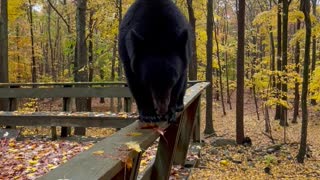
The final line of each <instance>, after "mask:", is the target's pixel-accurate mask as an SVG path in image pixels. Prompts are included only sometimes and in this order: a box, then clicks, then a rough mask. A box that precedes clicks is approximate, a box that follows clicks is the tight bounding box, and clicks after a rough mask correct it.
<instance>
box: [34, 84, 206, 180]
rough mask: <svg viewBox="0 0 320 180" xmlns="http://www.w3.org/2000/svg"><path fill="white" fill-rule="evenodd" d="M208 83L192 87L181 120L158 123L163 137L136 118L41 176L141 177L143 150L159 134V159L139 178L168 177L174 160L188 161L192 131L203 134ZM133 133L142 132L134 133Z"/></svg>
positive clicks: (85, 179) (158, 179) (80, 179)
mask: <svg viewBox="0 0 320 180" xmlns="http://www.w3.org/2000/svg"><path fill="white" fill-rule="evenodd" d="M207 85H208V83H196V84H194V85H193V86H191V87H190V88H188V91H187V93H186V96H185V99H184V104H185V108H184V110H183V112H181V113H179V114H178V116H177V120H178V123H176V124H170V125H169V124H167V123H165V122H163V123H159V124H158V129H163V132H165V133H164V135H163V136H160V134H159V133H158V131H157V130H155V129H142V128H141V124H140V122H139V121H135V122H133V123H132V124H130V125H129V126H127V127H125V128H123V129H121V130H120V131H118V132H117V133H116V134H114V135H112V136H110V137H108V138H106V139H104V140H102V141H100V142H98V143H97V144H95V145H94V146H93V147H92V148H91V149H89V150H87V151H84V152H82V153H80V154H79V155H77V156H76V157H74V158H73V159H71V160H70V161H68V162H66V163H65V164H63V165H61V166H59V167H58V168H56V169H54V170H52V171H51V172H49V173H48V174H46V175H45V176H43V177H41V178H40V179H44V180H47V179H48V180H56V179H75V180H89V179H90V180H95V179H102V180H104V179H137V177H138V174H139V167H140V161H141V157H142V153H143V151H144V150H146V149H147V148H148V147H150V146H151V145H152V144H153V143H154V142H155V140H156V139H158V138H159V136H160V139H159V143H158V150H157V153H156V158H155V160H154V161H153V164H151V165H150V166H149V168H147V170H145V171H144V173H143V174H140V175H139V178H140V179H154V180H162V179H168V178H169V176H170V171H171V167H172V164H173V163H175V164H182V165H183V164H184V162H185V159H186V155H187V150H188V146H189V142H190V137H191V135H192V133H193V134H197V135H194V137H200V135H199V134H200V126H199V124H198V123H199V121H197V120H196V112H197V109H198V107H199V105H200V97H201V93H202V92H203V90H204V89H205V88H206V87H207ZM132 133H134V134H138V135H136V136H130V135H129V134H132ZM128 142H134V143H135V144H137V145H139V146H140V148H141V149H142V151H141V152H137V151H136V150H134V149H130V148H129V147H127V145H126V144H127V143H128ZM96 152H100V153H98V154H97V153H96ZM125 162H127V163H125ZM128 162H132V163H129V164H132V167H130V168H129V165H128Z"/></svg>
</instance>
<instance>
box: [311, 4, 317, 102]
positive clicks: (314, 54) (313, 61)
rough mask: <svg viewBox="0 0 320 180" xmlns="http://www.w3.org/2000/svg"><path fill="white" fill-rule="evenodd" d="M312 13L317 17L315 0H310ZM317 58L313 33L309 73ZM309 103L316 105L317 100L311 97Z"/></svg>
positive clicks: (313, 68)
mask: <svg viewBox="0 0 320 180" xmlns="http://www.w3.org/2000/svg"><path fill="white" fill-rule="evenodd" d="M312 14H313V15H314V16H315V17H317V0H312ZM316 60H317V38H316V36H315V35H313V36H312V61H311V74H313V71H314V70H315V69H316ZM311 104H312V105H316V104H317V102H316V100H315V99H314V98H312V99H311Z"/></svg>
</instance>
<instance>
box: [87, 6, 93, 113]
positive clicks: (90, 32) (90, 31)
mask: <svg viewBox="0 0 320 180" xmlns="http://www.w3.org/2000/svg"><path fill="white" fill-rule="evenodd" d="M93 15H94V11H93V10H91V11H90V13H89V24H88V25H89V35H88V40H89V43H88V44H89V45H88V46H89V47H88V51H89V57H88V68H89V78H88V79H89V82H92V80H93V30H94V28H93ZM91 103H92V98H88V99H87V105H88V107H87V110H88V111H91V110H92V109H91Z"/></svg>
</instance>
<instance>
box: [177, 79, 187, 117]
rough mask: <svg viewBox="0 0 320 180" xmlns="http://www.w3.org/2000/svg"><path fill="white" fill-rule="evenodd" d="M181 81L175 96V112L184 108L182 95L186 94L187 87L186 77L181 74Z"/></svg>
mask: <svg viewBox="0 0 320 180" xmlns="http://www.w3.org/2000/svg"><path fill="white" fill-rule="evenodd" d="M181 81H182V82H181V84H180V86H179V91H178V94H177V97H178V101H177V104H176V111H177V112H181V111H183V109H184V102H183V99H184V95H185V94H186V89H187V78H186V76H183V77H182V79H181Z"/></svg>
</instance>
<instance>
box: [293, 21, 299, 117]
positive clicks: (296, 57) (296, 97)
mask: <svg viewBox="0 0 320 180" xmlns="http://www.w3.org/2000/svg"><path fill="white" fill-rule="evenodd" d="M300 25H301V22H300V20H299V19H298V22H297V31H299V30H300ZM294 62H295V70H296V73H297V75H299V74H300V67H299V66H300V64H299V63H300V42H299V41H297V42H296V45H295V51H294ZM299 84H300V83H299V81H298V79H296V82H295V84H294V103H293V108H294V110H293V118H292V123H297V122H298V121H297V118H298V116H299V104H300V103H299V101H300V93H299Z"/></svg>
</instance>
